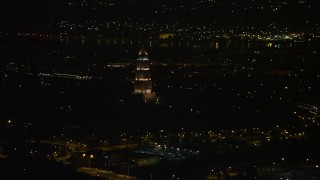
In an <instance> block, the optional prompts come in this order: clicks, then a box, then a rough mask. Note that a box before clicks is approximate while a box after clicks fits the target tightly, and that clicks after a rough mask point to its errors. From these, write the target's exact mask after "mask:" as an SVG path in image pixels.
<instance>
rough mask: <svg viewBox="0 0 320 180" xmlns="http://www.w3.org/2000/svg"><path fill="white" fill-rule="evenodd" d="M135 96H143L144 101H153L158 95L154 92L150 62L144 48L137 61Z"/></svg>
mask: <svg viewBox="0 0 320 180" xmlns="http://www.w3.org/2000/svg"><path fill="white" fill-rule="evenodd" d="M133 93H134V94H141V95H142V97H143V100H145V101H153V100H155V98H156V94H155V93H153V92H152V81H151V73H150V62H149V58H148V53H147V51H146V50H145V49H144V48H142V49H141V50H140V52H139V57H138V59H137V69H136V77H135V83H134V92H133Z"/></svg>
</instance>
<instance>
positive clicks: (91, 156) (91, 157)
mask: <svg viewBox="0 0 320 180" xmlns="http://www.w3.org/2000/svg"><path fill="white" fill-rule="evenodd" d="M93 157H94V156H93V155H92V154H91V155H90V157H89V159H88V162H89V168H91V161H90V159H93Z"/></svg>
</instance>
